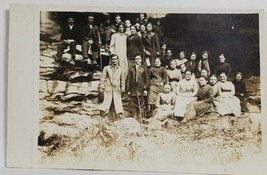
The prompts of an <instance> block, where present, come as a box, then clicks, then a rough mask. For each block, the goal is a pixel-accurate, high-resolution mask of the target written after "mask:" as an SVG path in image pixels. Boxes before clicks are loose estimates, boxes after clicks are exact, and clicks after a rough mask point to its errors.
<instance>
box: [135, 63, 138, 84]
mask: <svg viewBox="0 0 267 175" xmlns="http://www.w3.org/2000/svg"><path fill="white" fill-rule="evenodd" d="M135 69H136V70H135V82H137V81H138V66H135Z"/></svg>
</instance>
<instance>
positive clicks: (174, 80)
mask: <svg viewBox="0 0 267 175" xmlns="http://www.w3.org/2000/svg"><path fill="white" fill-rule="evenodd" d="M167 75H168V81H169V83H170V84H171V88H172V90H175V89H176V87H177V85H178V83H179V81H180V80H181V79H182V74H181V70H180V69H177V68H176V61H175V60H171V61H170V69H167Z"/></svg>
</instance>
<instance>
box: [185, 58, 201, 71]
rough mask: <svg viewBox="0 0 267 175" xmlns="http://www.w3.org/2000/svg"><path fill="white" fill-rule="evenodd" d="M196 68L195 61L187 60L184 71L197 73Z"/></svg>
mask: <svg viewBox="0 0 267 175" xmlns="http://www.w3.org/2000/svg"><path fill="white" fill-rule="evenodd" d="M197 66H198V63H197V61H196V60H194V61H191V60H188V61H187V62H186V63H185V67H186V70H189V71H191V72H192V73H195V74H196V73H197Z"/></svg>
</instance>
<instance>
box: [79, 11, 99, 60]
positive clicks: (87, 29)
mask: <svg viewBox="0 0 267 175" xmlns="http://www.w3.org/2000/svg"><path fill="white" fill-rule="evenodd" d="M101 44H102V43H101V38H100V31H99V28H98V27H97V26H96V25H94V16H93V15H89V16H88V24H87V25H85V26H84V28H83V30H82V54H83V58H84V59H85V60H87V61H88V64H97V61H96V60H97V59H98V58H99V49H100V47H101ZM89 48H91V51H92V61H91V60H90V58H89V54H88V51H89Z"/></svg>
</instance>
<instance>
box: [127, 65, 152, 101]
mask: <svg viewBox="0 0 267 175" xmlns="http://www.w3.org/2000/svg"><path fill="white" fill-rule="evenodd" d="M136 73H137V75H138V81H137V82H136ZM148 86H149V75H148V69H147V67H146V66H144V65H140V66H139V67H138V72H136V67H135V65H134V66H132V67H130V69H129V73H128V76H127V80H126V91H127V92H130V93H131V96H142V94H143V92H144V90H147V89H148Z"/></svg>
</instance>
